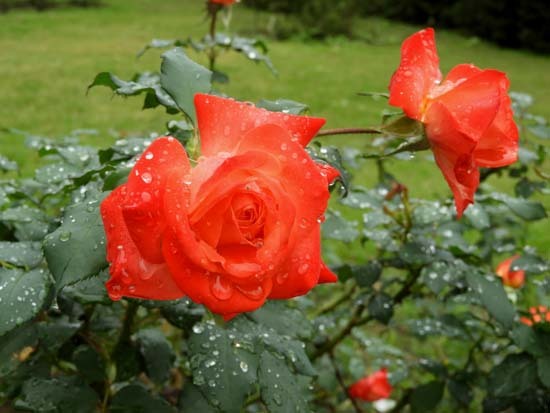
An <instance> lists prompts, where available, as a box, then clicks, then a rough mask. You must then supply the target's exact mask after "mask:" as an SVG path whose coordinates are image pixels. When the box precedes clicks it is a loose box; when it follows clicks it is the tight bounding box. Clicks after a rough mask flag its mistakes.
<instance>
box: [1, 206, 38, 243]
mask: <svg viewBox="0 0 550 413" xmlns="http://www.w3.org/2000/svg"><path fill="white" fill-rule="evenodd" d="M0 221H4V222H6V223H8V224H9V225H10V226H12V227H13V228H14V229H15V237H16V238H17V239H18V240H19V241H42V240H43V239H44V236H45V235H46V234H47V233H48V229H49V223H48V218H47V217H46V215H45V214H44V213H43V212H42V211H41V210H39V209H37V208H29V207H27V206H20V207H15V208H10V209H6V210H4V211H2V212H0Z"/></svg>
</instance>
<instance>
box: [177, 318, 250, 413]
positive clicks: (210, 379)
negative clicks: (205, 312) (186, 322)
mask: <svg viewBox="0 0 550 413" xmlns="http://www.w3.org/2000/svg"><path fill="white" fill-rule="evenodd" d="M193 332H194V334H193V335H192V336H191V337H190V338H189V340H188V344H189V351H190V354H191V370H192V372H193V383H194V384H195V385H196V386H198V387H199V389H200V391H201V393H202V394H203V395H204V396H205V397H206V398H207V399H208V401H209V403H210V404H211V405H212V406H215V407H217V408H218V409H219V410H221V411H223V412H227V413H233V412H234V413H239V412H240V411H241V407H242V406H243V403H244V400H245V397H246V395H247V394H249V393H250V391H251V386H252V384H253V383H255V381H256V371H255V369H253V368H252V366H251V364H250V359H246V360H245V359H244V358H242V357H241V355H240V354H239V353H237V350H238V349H239V348H241V346H240V345H239V347H236V348H235V349H234V347H233V343H232V339H230V337H229V335H228V332H227V330H224V329H222V328H220V327H218V326H216V325H212V324H209V323H201V324H196V325H195V326H194V327H193ZM235 338H236V337H235ZM254 358H256V359H257V356H254V357H253V358H252V359H251V360H254ZM256 363H257V361H256Z"/></svg>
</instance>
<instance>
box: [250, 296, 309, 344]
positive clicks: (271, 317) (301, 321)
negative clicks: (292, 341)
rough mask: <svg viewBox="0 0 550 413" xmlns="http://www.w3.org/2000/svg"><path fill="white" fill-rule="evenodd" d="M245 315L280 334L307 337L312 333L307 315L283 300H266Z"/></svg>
mask: <svg viewBox="0 0 550 413" xmlns="http://www.w3.org/2000/svg"><path fill="white" fill-rule="evenodd" d="M246 315H247V317H249V318H250V319H252V320H254V321H255V322H256V323H257V324H258V325H259V326H262V327H268V328H272V329H273V330H275V331H277V332H278V333H279V334H281V335H289V336H292V337H297V338H303V339H307V338H310V337H311V335H312V334H313V326H312V325H311V322H310V321H309V320H308V319H307V317H306V316H305V315H304V314H303V313H302V312H301V311H299V310H297V309H295V308H290V307H288V305H286V303H285V302H283V301H267V302H266V303H265V304H264V305H263V306H262V307H260V308H259V309H258V310H256V311H254V312H252V313H247V314H246Z"/></svg>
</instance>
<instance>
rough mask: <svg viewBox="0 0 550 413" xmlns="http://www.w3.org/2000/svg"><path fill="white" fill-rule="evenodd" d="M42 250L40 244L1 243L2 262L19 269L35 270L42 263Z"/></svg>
mask: <svg viewBox="0 0 550 413" xmlns="http://www.w3.org/2000/svg"><path fill="white" fill-rule="evenodd" d="M42 258H43V255H42V248H41V245H40V243H39V242H29V241H22V242H8V241H0V261H4V262H7V263H10V264H12V265H15V266H17V267H27V268H34V267H36V266H38V265H39V264H40V263H41V262H42Z"/></svg>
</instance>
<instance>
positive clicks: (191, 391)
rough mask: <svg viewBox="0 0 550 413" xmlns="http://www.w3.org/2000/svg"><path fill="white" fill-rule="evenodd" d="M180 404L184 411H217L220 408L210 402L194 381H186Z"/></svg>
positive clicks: (214, 412) (211, 412)
mask: <svg viewBox="0 0 550 413" xmlns="http://www.w3.org/2000/svg"><path fill="white" fill-rule="evenodd" d="M178 406H179V408H180V411H182V412H197V413H217V412H219V410H217V409H216V408H214V407H213V406H211V405H210V404H208V400H206V398H205V397H204V396H203V395H202V393H201V392H200V390H199V389H198V388H197V386H195V385H194V384H193V383H185V387H184V388H183V392H182V393H181V395H180V399H179V401H178Z"/></svg>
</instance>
